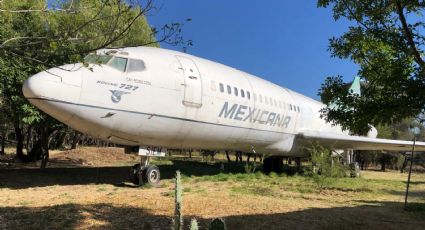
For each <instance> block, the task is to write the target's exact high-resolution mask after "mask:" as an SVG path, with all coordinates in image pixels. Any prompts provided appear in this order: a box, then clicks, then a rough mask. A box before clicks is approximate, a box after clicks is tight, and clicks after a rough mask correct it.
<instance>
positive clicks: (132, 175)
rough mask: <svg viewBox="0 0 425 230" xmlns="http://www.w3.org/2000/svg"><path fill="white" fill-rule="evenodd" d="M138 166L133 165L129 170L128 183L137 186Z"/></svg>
mask: <svg viewBox="0 0 425 230" xmlns="http://www.w3.org/2000/svg"><path fill="white" fill-rule="evenodd" d="M139 176H140V164H135V165H133V167H131V169H130V182H131V183H133V184H135V185H139Z"/></svg>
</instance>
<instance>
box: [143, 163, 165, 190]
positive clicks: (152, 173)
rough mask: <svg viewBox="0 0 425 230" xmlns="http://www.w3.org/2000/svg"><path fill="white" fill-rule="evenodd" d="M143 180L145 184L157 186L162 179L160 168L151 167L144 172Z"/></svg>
mask: <svg viewBox="0 0 425 230" xmlns="http://www.w3.org/2000/svg"><path fill="white" fill-rule="evenodd" d="M143 171H144V173H142V175H143V180H144V181H145V183H149V184H150V185H154V186H155V185H157V184H158V183H159V181H160V179H161V173H160V171H159V168H158V166H156V165H149V166H148V167H147V168H145V170H143Z"/></svg>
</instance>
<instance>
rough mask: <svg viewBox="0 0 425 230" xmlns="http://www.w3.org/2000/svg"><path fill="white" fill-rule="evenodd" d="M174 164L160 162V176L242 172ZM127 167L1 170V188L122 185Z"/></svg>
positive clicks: (214, 166) (180, 162)
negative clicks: (177, 172) (177, 173)
mask: <svg viewBox="0 0 425 230" xmlns="http://www.w3.org/2000/svg"><path fill="white" fill-rule="evenodd" d="M172 162H173V164H171V165H170V164H164V165H161V162H158V163H159V164H158V165H159V168H160V170H161V178H162V179H171V178H173V177H174V175H175V172H176V170H180V171H181V172H182V174H183V175H186V176H206V175H216V174H219V173H238V172H243V171H244V169H243V164H236V163H234V162H232V163H223V164H224V168H225V170H221V169H220V167H221V166H220V164H208V163H205V162H197V161H185V160H173V161H172ZM129 171H130V166H107V167H77V166H74V167H55V168H46V169H45V170H43V171H41V170H40V169H38V168H22V169H16V168H13V169H0V188H11V189H22V188H30V187H44V186H51V185H86V184H113V185H117V186H119V185H121V184H122V183H123V182H125V181H127V180H128V177H129Z"/></svg>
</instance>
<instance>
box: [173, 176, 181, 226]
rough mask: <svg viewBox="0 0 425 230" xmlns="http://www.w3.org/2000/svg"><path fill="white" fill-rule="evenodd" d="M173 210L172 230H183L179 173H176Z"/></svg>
mask: <svg viewBox="0 0 425 230" xmlns="http://www.w3.org/2000/svg"><path fill="white" fill-rule="evenodd" d="M174 197H175V208H174V230H182V229H183V215H182V186H181V176H180V171H177V172H176V179H175V196H174Z"/></svg>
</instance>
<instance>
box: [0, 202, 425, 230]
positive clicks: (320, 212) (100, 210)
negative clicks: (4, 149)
mask: <svg viewBox="0 0 425 230" xmlns="http://www.w3.org/2000/svg"><path fill="white" fill-rule="evenodd" d="M422 205H423V204H422ZM170 213H172V210H170ZM424 214H425V211H424V210H423V209H421V210H419V211H417V210H416V211H414V212H405V211H403V210H402V204H401V203H393V202H383V203H372V204H365V205H361V206H357V207H341V208H311V209H307V210H301V211H293V212H287V213H275V214H268V215H264V214H261V215H255V214H254V215H236V216H224V217H223V218H224V220H225V222H226V225H227V227H228V229H238V230H243V229H423V226H424V224H425V220H424V217H425V215H424ZM192 217H193V216H186V218H185V223H186V224H187V223H189V222H190V219H191V218H192ZM195 218H197V220H198V221H199V222H200V226H201V229H207V228H206V227H207V226H208V224H209V222H210V221H211V219H202V218H200V217H196V216H195ZM171 223H172V220H171V217H169V216H164V215H153V214H152V213H150V212H149V211H148V210H145V209H142V208H134V207H122V206H119V207H117V206H112V205H110V204H95V205H74V204H65V205H56V206H49V207H37V208H31V207H2V208H0V229H74V228H91V229H92V228H95V229H99V228H101V229H135V228H139V229H146V230H149V229H170V227H171ZM185 229H186V228H185Z"/></svg>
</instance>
